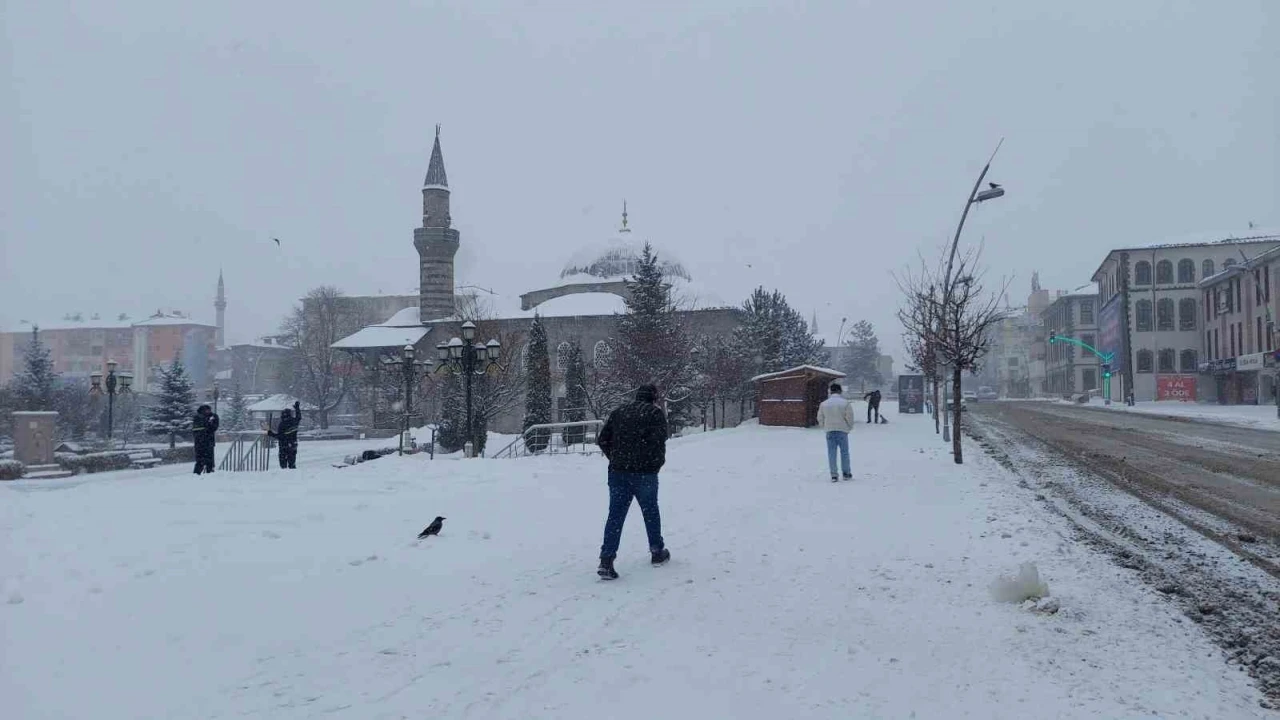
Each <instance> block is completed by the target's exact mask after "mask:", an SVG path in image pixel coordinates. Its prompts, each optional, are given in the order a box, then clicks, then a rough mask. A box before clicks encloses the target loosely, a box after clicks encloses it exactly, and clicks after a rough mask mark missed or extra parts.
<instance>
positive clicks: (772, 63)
mask: <svg viewBox="0 0 1280 720" xmlns="http://www.w3.org/2000/svg"><path fill="white" fill-rule="evenodd" d="M0 23H3V43H4V48H3V54H2V55H0V67H2V68H3V80H4V82H3V86H4V91H3V95H2V96H0V103H2V104H0V133H2V138H0V142H2V143H3V145H2V146H0V157H2V158H3V161H2V162H0V182H2V183H3V185H2V186H0V189H2V190H3V192H2V197H3V199H2V201H0V202H2V203H3V205H2V206H0V212H2V213H3V216H2V217H0V243H2V244H0V250H2V251H3V264H2V269H0V325H3V326H5V327H11V326H13V325H15V324H16V323H17V322H18V321H19V320H20V319H28V318H31V319H38V318H49V317H60V316H61V315H63V314H64V313H67V312H73V311H77V310H80V311H84V312H95V311H96V312H102V313H104V314H106V313H112V314H114V313H118V312H129V313H144V312H154V311H155V309H157V308H159V307H165V308H170V307H173V308H178V309H182V310H186V311H188V312H192V313H194V314H195V315H196V317H197V318H201V319H205V320H210V321H211V320H212V317H213V309H212V298H213V291H214V284H215V280H216V277H217V273H218V268H219V266H221V267H222V268H224V270H225V273H226V282H227V290H228V295H229V301H230V308H229V310H228V335H229V339H232V340H244V339H248V338H249V337H250V336H252V335H256V334H261V333H264V332H268V331H271V330H273V329H274V328H275V327H276V326H277V324H278V322H279V320H280V318H281V317H282V316H283V315H284V314H285V313H286V312H287V310H288V309H289V306H290V304H291V303H292V302H293V301H294V300H295V299H296V298H298V297H300V296H301V295H302V294H304V293H305V291H306V290H307V289H308V288H310V287H312V286H315V285H318V284H321V283H331V284H336V285H338V286H339V287H341V288H342V289H344V290H345V291H347V292H349V293H373V292H378V291H381V292H384V293H393V292H409V291H414V290H415V289H416V282H417V279H416V270H415V262H416V255H415V253H414V250H413V246H412V230H413V228H414V227H416V226H417V225H419V224H420V221H421V207H420V202H421V200H420V197H421V196H420V192H419V188H420V187H421V184H422V178H423V175H424V173H425V171H426V166H427V159H428V156H429V153H430V148H431V139H432V132H433V127H434V125H435V123H442V124H443V125H444V134H443V138H442V139H443V144H444V152H445V160H446V163H447V166H448V171H449V180H450V184H451V186H452V188H453V217H454V224H455V226H456V227H458V228H459V229H460V230H461V232H462V237H463V251H462V252H461V253H460V257H459V262H460V268H459V276H458V280H459V282H472V283H476V284H480V285H484V286H486V287H494V288H497V289H501V290H503V291H504V292H509V293H518V292H520V291H522V290H528V289H532V288H533V287H534V286H538V285H544V284H546V283H547V282H549V278H551V277H553V276H554V275H555V274H556V272H557V271H558V269H559V267H560V266H561V264H562V263H563V261H564V259H565V258H566V257H567V255H568V254H569V253H571V252H572V251H573V250H574V249H576V248H578V247H579V246H581V245H584V244H587V243H589V242H592V241H594V240H597V239H600V238H602V237H605V236H608V235H609V234H611V233H612V232H613V230H614V229H615V227H616V225H617V222H618V217H617V216H618V206H619V204H620V201H621V199H622V198H623V197H626V198H627V199H628V200H629V201H630V206H631V219H632V221H633V224H634V227H635V228H636V230H637V232H640V233H642V234H643V235H644V236H645V237H648V238H650V239H652V240H653V241H654V242H655V243H656V244H658V245H659V246H668V247H671V248H672V249H673V250H675V251H676V253H677V255H678V256H679V257H680V258H681V259H682V260H683V261H684V262H685V263H686V264H687V265H688V266H689V269H690V270H691V271H692V273H693V274H694V275H695V276H696V277H697V278H698V279H699V280H701V281H703V282H704V283H705V284H707V285H708V286H710V287H712V288H714V289H715V290H716V292H717V293H718V294H719V295H721V296H722V297H724V298H726V299H730V300H734V301H737V300H738V299H740V298H741V297H744V296H745V295H746V294H747V293H748V292H749V290H750V289H751V288H752V287H753V286H755V285H765V286H767V287H777V288H779V289H781V290H782V291H784V292H785V293H786V294H787V296H788V297H789V298H790V299H791V301H792V304H793V305H794V306H796V307H797V308H798V309H800V310H801V311H802V312H804V313H805V315H806V316H807V315H808V314H809V313H810V311H811V310H815V309H816V310H817V311H818V313H819V321H820V323H821V325H822V330H823V331H824V332H828V331H829V332H832V333H833V332H834V329H835V326H837V325H838V324H839V321H840V317H841V316H846V315H847V316H849V317H850V318H851V319H857V318H864V317H865V318H867V319H870V320H871V321H872V322H874V323H875V324H876V326H877V328H879V329H880V331H881V335H882V339H883V340H884V341H885V344H886V345H887V346H888V347H889V348H891V349H894V350H895V351H896V349H897V348H898V346H899V343H898V341H897V340H898V335H899V332H900V331H899V329H898V327H897V325H896V322H894V321H893V312H894V309H895V308H896V306H897V304H898V293H897V289H896V286H895V284H894V282H893V280H892V278H891V277H890V274H889V271H890V270H892V269H894V268H898V267H900V266H902V265H903V264H904V263H906V262H908V261H910V260H911V259H912V257H913V255H914V253H915V251H916V249H917V248H926V249H932V248H934V247H936V246H937V245H938V244H940V243H941V242H943V241H944V240H945V239H947V238H948V237H949V236H950V234H951V232H952V230H953V228H954V226H955V223H956V220H957V219H958V217H959V213H960V210H961V207H962V204H963V201H964V197H965V194H966V193H967V192H968V190H969V186H970V185H971V184H972V182H973V179H974V178H975V176H976V174H977V173H978V171H979V170H980V168H981V166H982V163H983V162H984V161H985V159H986V157H987V155H988V154H989V153H990V152H991V149H992V148H993V146H994V145H995V143H996V142H997V141H998V140H999V139H1000V138H1001V137H1004V138H1006V140H1005V144H1004V147H1003V149H1002V150H1001V152H1000V155H999V156H998V157H997V159H996V163H995V165H994V167H993V170H992V172H991V179H993V180H995V181H997V182H1001V183H1003V184H1004V185H1005V186H1006V187H1007V188H1008V190H1009V194H1008V195H1007V196H1006V197H1005V198H1004V199H1003V200H1001V201H999V202H997V203H992V204H990V205H987V206H982V207H980V208H979V209H978V211H977V212H976V214H975V215H972V216H971V218H970V222H969V225H968V227H967V229H966V238H967V239H968V240H969V241H972V242H977V241H978V240H980V239H981V238H983V237H985V243H986V250H987V256H986V257H987V259H988V260H989V261H990V265H991V273H992V275H993V276H995V277H996V278H998V277H999V276H1001V275H1016V277H1017V284H1016V286H1015V288H1016V290H1017V295H1019V296H1021V297H1025V293H1026V290H1027V288H1028V285H1029V279H1030V274H1031V271H1032V270H1035V269H1039V270H1040V272H1041V278H1042V281H1043V283H1044V284H1045V285H1046V286H1047V287H1051V288H1072V287H1076V286H1078V285H1080V284H1082V283H1085V282H1088V280H1089V276H1090V274H1091V273H1092V271H1093V270H1094V268H1095V267H1096V266H1097V265H1098V263H1099V262H1100V260H1101V258H1102V255H1103V254H1104V252H1105V251H1106V250H1107V249H1108V248H1110V247H1113V246H1116V245H1122V244H1123V245H1128V244H1145V243H1150V242H1160V241H1163V240H1165V239H1167V238H1171V237H1181V236H1184V235H1186V234H1187V233H1193V232H1199V231H1206V230H1207V231H1217V230H1222V231H1224V232H1225V231H1236V232H1244V229H1245V228H1247V224H1248V222H1249V221H1253V222H1255V223H1257V224H1259V225H1264V226H1271V227H1274V226H1277V225H1280V213H1278V212H1277V198H1278V197H1280V185H1278V182H1277V180H1278V177H1280V147H1278V142H1280V141H1278V140H1277V136H1278V135H1280V131H1278V128H1280V117H1278V115H1280V113H1278V109H1280V108H1278V106H1280V99H1278V98H1280V93H1278V92H1277V87H1280V41H1278V39H1280V3H1276V2H1274V0H1238V1H1232V0H1227V1H1225V2H1218V3H1210V2H1172V1H1169V0H1160V1H1155V0H1153V1H1139V0H1127V1H1126V2H1115V1H1114V0H1107V1H1101V0H1086V1H1080V2H1073V3H1060V2H1033V1H1026V0H1022V1H1012V2H990V1H983V0H976V1H969V2H943V1H941V0H938V1H936V2H905V3H893V2H883V1H878V2H852V1H848V0H846V1H844V2H830V3H763V2H713V1H711V0H704V1H703V2H697V3H688V2H643V3H642V2H627V3H615V2H600V1H598V0H597V1H595V2H580V3H568V2H543V3H536V2H482V1H480V0H468V1H466V2H462V1H459V2H452V3H429V2H390V1H387V2H372V3H318V2H305V3H303V2H284V1H280V2H242V1H240V0H227V1H224V2H216V3H198V4H197V3H174V2H171V1H169V0H153V1H146V2H144V1H136V0H118V1H116V2H97V1H89V2H48V1H47V0H4V2H3V11H2V12H0ZM273 236H276V237H279V238H281V240H282V248H281V249H280V250H277V248H276V246H275V245H274V243H271V241H270V238H271V237H273ZM899 359H900V358H899Z"/></svg>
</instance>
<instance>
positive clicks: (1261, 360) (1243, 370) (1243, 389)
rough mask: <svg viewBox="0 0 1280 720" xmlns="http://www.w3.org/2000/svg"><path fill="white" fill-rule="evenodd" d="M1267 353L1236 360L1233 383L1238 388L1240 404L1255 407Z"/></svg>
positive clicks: (1254, 354) (1241, 357)
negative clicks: (1236, 384)
mask: <svg viewBox="0 0 1280 720" xmlns="http://www.w3.org/2000/svg"><path fill="white" fill-rule="evenodd" d="M1267 355H1268V353H1253V354H1252V355H1241V356H1240V357H1238V358H1236V371H1235V381H1236V382H1237V383H1238V384H1239V386H1240V404H1241V405H1257V404H1258V399H1259V398H1260V397H1261V394H1260V393H1259V386H1260V382H1261V379H1262V378H1261V376H1262V371H1263V369H1264V368H1265V367H1266V359H1265V358H1266V356H1267Z"/></svg>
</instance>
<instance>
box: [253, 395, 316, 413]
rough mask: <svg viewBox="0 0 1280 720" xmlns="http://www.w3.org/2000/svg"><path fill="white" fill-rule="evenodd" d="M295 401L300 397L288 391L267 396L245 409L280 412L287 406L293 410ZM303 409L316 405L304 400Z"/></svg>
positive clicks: (312, 408)
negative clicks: (289, 393)
mask: <svg viewBox="0 0 1280 720" xmlns="http://www.w3.org/2000/svg"><path fill="white" fill-rule="evenodd" d="M295 402H298V398H296V397H294V396H292V395H288V394H286V393H278V394H276V395H270V396H268V397H265V398H263V399H261V400H259V401H258V402H256V403H254V404H252V405H250V406H249V407H247V408H245V409H246V410H248V411H249V412H280V411H281V410H284V409H285V408H289V409H290V410H292V409H293V404H294V403H295ZM302 409H303V410H315V409H316V406H315V405H312V404H311V403H305V402H304V403H302Z"/></svg>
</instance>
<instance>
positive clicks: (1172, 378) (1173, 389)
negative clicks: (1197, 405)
mask: <svg viewBox="0 0 1280 720" xmlns="http://www.w3.org/2000/svg"><path fill="white" fill-rule="evenodd" d="M1156 399H1157V400H1195V399H1196V376H1195V375H1161V376H1160V377H1158V378H1156Z"/></svg>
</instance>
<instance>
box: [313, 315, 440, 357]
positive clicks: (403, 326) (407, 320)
mask: <svg viewBox="0 0 1280 720" xmlns="http://www.w3.org/2000/svg"><path fill="white" fill-rule="evenodd" d="M429 332H431V328H429V327H427V326H425V325H423V324H422V323H421V322H420V321H419V320H418V307H417V306H416V305H415V306H414V307H407V308H404V309H403V310H397V311H396V314H395V315H392V316H391V317H390V318H387V320H386V321H384V322H380V323H378V324H377V325H370V326H368V327H366V328H361V329H360V330H358V331H356V332H355V333H353V334H351V335H348V336H346V337H344V338H342V339H341V340H339V341H338V342H336V343H334V344H333V345H330V347H333V348H337V349H338V350H373V349H377V348H401V347H404V346H405V345H417V344H418V343H419V342H421V341H422V338H424V337H426V336H427V333H429Z"/></svg>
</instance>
